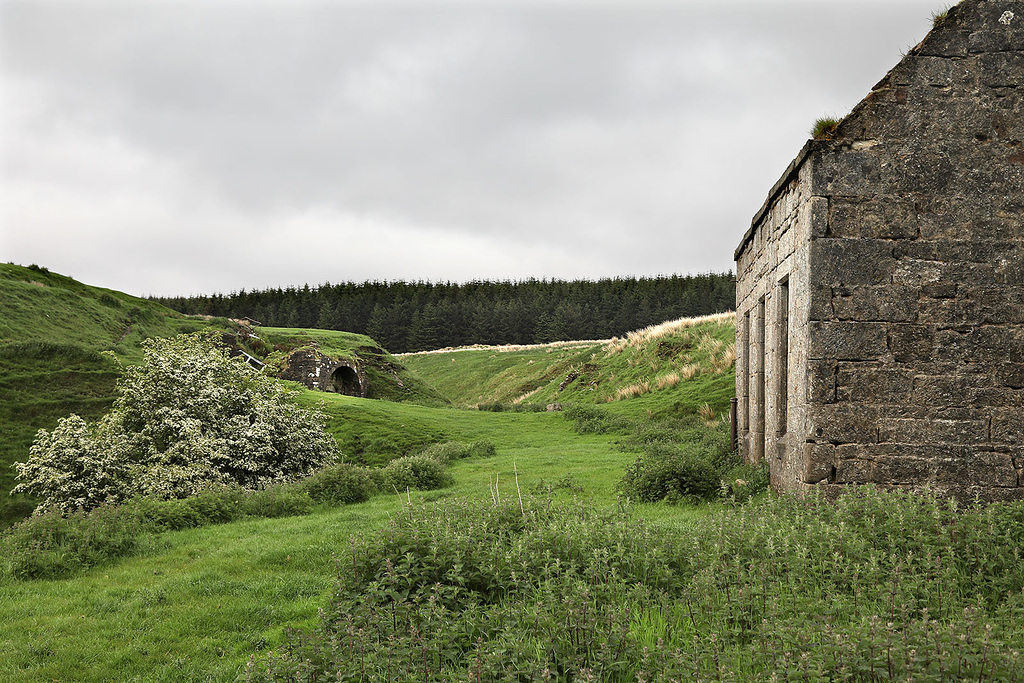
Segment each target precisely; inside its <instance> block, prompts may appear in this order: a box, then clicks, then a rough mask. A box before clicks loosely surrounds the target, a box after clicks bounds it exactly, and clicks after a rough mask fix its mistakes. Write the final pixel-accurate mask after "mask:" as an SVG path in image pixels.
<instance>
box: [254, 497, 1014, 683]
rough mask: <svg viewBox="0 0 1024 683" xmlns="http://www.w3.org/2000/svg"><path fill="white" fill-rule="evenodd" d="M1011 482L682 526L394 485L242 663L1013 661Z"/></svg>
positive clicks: (889, 669)
mask: <svg viewBox="0 0 1024 683" xmlns="http://www.w3.org/2000/svg"><path fill="white" fill-rule="evenodd" d="M1022 548H1024V503H1017V504H1013V505H1009V504H996V505H992V506H989V507H987V508H970V509H960V508H958V507H957V506H956V505H955V504H954V503H951V502H948V501H944V500H940V499H937V498H935V497H933V496H930V495H923V496H914V495H907V494H901V493H880V492H877V491H874V490H871V489H861V490H857V491H854V492H852V493H851V494H849V495H848V496H846V497H844V498H843V499H841V500H840V501H839V502H837V503H829V502H826V501H824V500H821V499H818V498H815V497H809V498H806V499H798V498H795V497H791V498H762V499H759V500H757V501H755V502H753V503H751V504H747V505H740V506H737V507H734V508H728V507H727V508H722V509H720V510H718V511H716V512H714V513H712V514H710V515H708V516H706V517H703V518H700V519H698V520H696V521H695V522H693V524H692V526H691V527H690V528H687V529H685V530H684V531H681V532H669V531H667V530H663V529H661V530H659V529H657V528H652V527H650V526H648V525H645V524H644V523H642V522H639V521H637V520H635V519H633V518H632V517H631V516H630V514H629V512H628V510H619V511H601V510H597V509H594V508H593V507H590V506H587V505H580V504H560V503H557V502H553V501H552V500H551V499H549V498H537V499H534V498H527V499H525V500H524V501H523V503H522V504H520V503H519V502H518V501H517V502H513V503H509V504H497V503H494V504H492V503H479V504H474V503H467V502H451V501H446V502H444V503H443V504H441V505H437V506H412V505H409V506H407V507H406V508H405V510H403V512H402V514H399V515H396V516H395V517H394V518H393V519H392V522H391V524H390V526H389V527H388V528H386V529H383V530H381V531H380V532H378V533H377V534H376V535H374V536H372V537H369V538H363V539H355V540H354V541H353V543H352V545H351V546H350V547H349V548H347V549H345V550H344V551H343V552H342V554H341V556H340V557H339V560H338V578H337V583H336V588H335V590H334V594H333V598H332V600H331V602H330V604H329V605H328V606H326V607H325V609H324V610H323V612H322V621H321V623H320V624H319V626H318V627H316V628H315V629H312V630H308V631H293V632H291V633H290V635H289V636H288V640H287V643H286V644H285V646H284V647H282V648H281V649H279V650H278V651H276V652H275V653H273V654H271V655H269V656H267V657H264V658H262V659H256V658H254V659H253V660H252V661H251V662H250V665H249V667H248V670H247V672H246V679H247V680H249V681H285V680H328V679H329V680H341V681H357V680H381V681H384V680H394V681H408V680H418V681H428V682H436V681H453V680H470V681H522V680H558V681H584V680H586V681H623V682H625V681H641V680H642V681H663V682H666V683H667V682H668V681H682V680H686V681H690V680H693V681H698V680H718V681H767V680H778V681H784V680H788V681H864V682H868V681H890V680H900V681H905V680H920V681H963V680H971V681H1014V680H1021V679H1022V677H1024V661H1022V658H1021V654H1020V653H1021V651H1022V648H1024V618H1022V617H1024V592H1022V591H1024V572H1021V571H1020V561H1021V550H1022Z"/></svg>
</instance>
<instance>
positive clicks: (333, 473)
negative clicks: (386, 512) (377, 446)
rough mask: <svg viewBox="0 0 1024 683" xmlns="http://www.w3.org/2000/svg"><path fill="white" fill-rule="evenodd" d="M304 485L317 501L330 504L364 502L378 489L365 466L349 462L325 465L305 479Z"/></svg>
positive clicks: (310, 495) (311, 496)
mask: <svg viewBox="0 0 1024 683" xmlns="http://www.w3.org/2000/svg"><path fill="white" fill-rule="evenodd" d="M302 487H303V489H304V490H305V491H306V493H308V494H309V497H310V498H312V499H313V500H314V501H315V502H317V503H327V504H328V505H348V504H350V503H362V502H363V501H367V500H369V499H370V496H371V495H372V494H373V492H374V491H375V490H376V486H375V485H374V482H373V477H372V476H371V475H370V473H369V472H368V471H367V470H366V468H365V467H359V466H358V465H350V464H347V463H343V464H340V465H334V466H333V467H325V468H324V469H322V470H320V471H319V472H316V473H315V474H313V475H312V476H310V477H308V478H307V479H305V480H304V481H303V482H302Z"/></svg>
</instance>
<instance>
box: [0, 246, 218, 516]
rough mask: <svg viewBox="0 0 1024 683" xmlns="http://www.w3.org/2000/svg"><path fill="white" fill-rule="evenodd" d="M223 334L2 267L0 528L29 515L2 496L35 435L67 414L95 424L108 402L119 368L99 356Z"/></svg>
mask: <svg viewBox="0 0 1024 683" xmlns="http://www.w3.org/2000/svg"><path fill="white" fill-rule="evenodd" d="M227 326H228V322H227V321H226V320H213V321H205V320H201V319H196V318H186V317H185V316H183V315H181V314H180V313H176V312H175V311H172V310H170V309H168V308H164V307H163V306H160V305H159V304H156V303H153V302H150V301H146V300H144V299H139V298H136V297H133V296H129V295H127V294H123V293H121V292H115V291H113V290H109V289H103V288H101V287H91V286H89V285H86V284H82V283H81V282H78V281H76V280H73V279H72V278H69V277H66V276H64V275H59V274H57V273H51V272H49V271H48V270H47V269H45V268H40V267H38V266H30V267H27V268H25V267H22V266H16V265H13V264H9V263H8V264H3V265H0V526H3V524H4V522H5V521H10V520H12V519H18V518H20V517H23V516H24V515H25V514H27V513H28V512H29V511H31V509H32V507H33V505H32V503H31V502H30V501H28V500H27V499H24V498H21V497H18V498H11V497H10V496H9V495H8V493H9V491H10V490H11V488H12V487H13V486H14V470H13V468H12V467H11V463H13V462H16V461H20V460H24V459H25V458H26V457H27V455H28V447H29V445H30V444H31V443H32V439H33V438H34V436H35V433H36V431H37V430H39V429H42V428H47V429H48V428H51V427H53V426H54V425H55V424H56V423H57V420H59V419H60V418H62V417H64V416H66V415H68V414H70V413H78V414H79V415H81V416H82V417H85V418H86V419H94V418H96V417H99V416H100V415H102V414H103V413H104V412H105V411H106V410H107V408H108V407H109V406H110V404H111V402H112V401H113V398H114V383H115V382H116V380H117V377H118V373H119V366H118V364H117V362H116V361H115V360H114V359H113V358H111V357H110V356H108V355H104V354H103V352H107V351H109V352H112V353H113V354H114V355H115V356H116V358H117V359H118V360H119V361H121V362H123V363H135V362H137V361H138V360H140V359H141V358H142V350H141V346H140V344H141V342H142V340H143V339H146V338H148V337H165V336H173V335H175V334H180V333H183V332H194V331H198V330H201V329H205V328H215V329H224V328H226V327H227Z"/></svg>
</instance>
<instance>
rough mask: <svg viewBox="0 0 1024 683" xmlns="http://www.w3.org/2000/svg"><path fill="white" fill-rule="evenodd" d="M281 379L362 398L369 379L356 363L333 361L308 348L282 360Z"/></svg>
mask: <svg viewBox="0 0 1024 683" xmlns="http://www.w3.org/2000/svg"><path fill="white" fill-rule="evenodd" d="M279 376H280V377H281V379H286V380H291V381H293V382H300V383H302V384H304V385H305V386H306V387H308V388H310V389H313V390H315V391H326V392H332V393H337V394H345V395H348V396H361V397H363V398H365V397H366V395H367V393H368V392H369V381H368V379H367V377H366V374H365V373H364V372H363V370H362V368H360V367H359V366H358V365H357V364H356V363H352V362H349V361H346V360H336V359H334V358H331V357H330V356H326V355H324V354H323V353H320V352H319V351H318V350H316V349H314V348H312V347H302V348H299V349H296V350H295V351H293V352H292V353H290V354H289V355H288V358H287V359H286V360H285V367H284V370H283V371H282V372H281V373H280V375H279Z"/></svg>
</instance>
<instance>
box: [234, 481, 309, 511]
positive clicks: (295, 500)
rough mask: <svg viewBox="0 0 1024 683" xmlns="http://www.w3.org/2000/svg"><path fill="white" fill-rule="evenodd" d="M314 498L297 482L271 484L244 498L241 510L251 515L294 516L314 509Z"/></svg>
mask: <svg viewBox="0 0 1024 683" xmlns="http://www.w3.org/2000/svg"><path fill="white" fill-rule="evenodd" d="M313 505H314V503H313V499H312V497H310V495H309V494H308V493H306V491H304V490H303V489H302V488H301V487H300V486H298V485H296V484H284V485H280V486H270V487H267V488H265V489H261V490H259V491H253V492H252V493H250V494H249V495H247V496H245V497H244V498H242V508H241V511H242V513H244V514H245V515H247V516H250V517H267V518H272V517H292V516H294V515H304V514H306V513H308V512H309V511H310V510H312V509H313Z"/></svg>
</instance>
